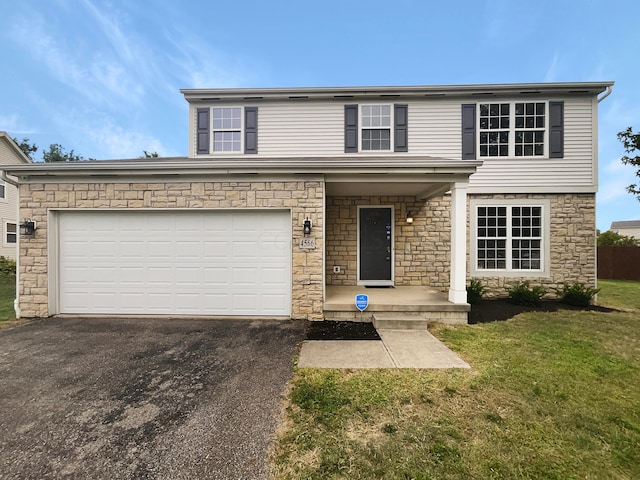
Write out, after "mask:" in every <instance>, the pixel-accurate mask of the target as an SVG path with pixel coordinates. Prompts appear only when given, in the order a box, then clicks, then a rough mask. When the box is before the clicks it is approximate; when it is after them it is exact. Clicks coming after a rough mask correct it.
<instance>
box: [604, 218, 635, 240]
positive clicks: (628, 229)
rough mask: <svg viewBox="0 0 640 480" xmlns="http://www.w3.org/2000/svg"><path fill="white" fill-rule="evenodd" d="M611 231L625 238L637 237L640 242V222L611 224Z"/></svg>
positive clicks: (626, 221) (629, 221)
mask: <svg viewBox="0 0 640 480" xmlns="http://www.w3.org/2000/svg"><path fill="white" fill-rule="evenodd" d="M609 230H611V231H612V232H616V233H619V234H620V235H624V236H625V237H635V238H637V239H639V240H640V220H625V221H620V222H611V227H610V228H609Z"/></svg>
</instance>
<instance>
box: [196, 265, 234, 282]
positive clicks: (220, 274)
mask: <svg viewBox="0 0 640 480" xmlns="http://www.w3.org/2000/svg"><path fill="white" fill-rule="evenodd" d="M203 270H204V283H205V285H212V286H213V285H228V284H229V278H231V267H204V269H203Z"/></svg>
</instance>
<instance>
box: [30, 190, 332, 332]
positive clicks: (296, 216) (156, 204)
mask: <svg viewBox="0 0 640 480" xmlns="http://www.w3.org/2000/svg"><path fill="white" fill-rule="evenodd" d="M323 203H324V182H322V181H309V180H307V181H286V180H283V181H266V182H254V181H252V182H222V181H215V182H214V181H212V182H179V183H178V182H176V183H172V182H162V183H133V182H132V183H46V184H42V183H34V184H23V185H21V186H20V218H31V219H32V220H34V221H36V224H37V230H36V233H35V235H34V236H33V237H31V238H29V237H22V238H21V239H20V270H19V274H20V286H19V298H20V314H21V316H22V317H45V316H48V315H49V314H50V312H49V309H48V301H49V299H48V281H49V278H48V267H47V248H48V245H47V232H48V228H47V227H48V225H47V221H48V211H49V210H50V209H58V210H64V209H67V208H69V209H71V208H73V209H85V208H86V209H124V208H135V209H144V208H162V209H164V208H175V209H200V208H206V209H228V208H255V209H259V208H275V209H288V210H291V216H292V235H293V240H292V289H293V290H292V305H291V316H292V318H305V319H309V320H320V319H322V314H323V289H324V287H323V284H322V277H323V275H322V252H323V245H322V230H323V227H324V221H323V218H322V217H323V215H322V210H323ZM307 217H308V218H310V219H311V221H312V222H313V226H314V228H313V230H312V232H311V237H312V238H315V239H316V249H315V250H303V249H300V248H299V246H298V239H299V238H300V237H302V222H303V220H304V219H305V218H307Z"/></svg>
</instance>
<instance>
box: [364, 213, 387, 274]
mask: <svg viewBox="0 0 640 480" xmlns="http://www.w3.org/2000/svg"><path fill="white" fill-rule="evenodd" d="M359 229H360V230H359V233H360V235H359V236H360V240H359V245H358V249H359V254H360V271H359V275H358V280H359V283H360V284H363V285H393V278H392V265H393V258H392V256H393V249H392V242H393V240H392V239H393V230H392V229H393V222H392V215H391V208H390V207H361V208H360V224H359Z"/></svg>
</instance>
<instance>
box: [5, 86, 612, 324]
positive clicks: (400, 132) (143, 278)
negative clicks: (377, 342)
mask: <svg viewBox="0 0 640 480" xmlns="http://www.w3.org/2000/svg"><path fill="white" fill-rule="evenodd" d="M612 85H613V84H612V82H590V83H536V84H510V85H462V86H410V87H339V88H276V89H262V88H261V89H188V90H182V93H183V94H184V96H185V98H186V100H187V101H188V102H189V147H188V148H189V153H188V156H187V157H180V158H161V159H137V160H120V161H101V162H82V163H77V164H56V165H27V166H21V167H11V168H8V169H7V173H8V174H10V175H12V176H13V177H14V178H16V179H17V180H18V181H19V183H20V205H21V207H20V208H21V214H20V215H21V217H25V218H27V217H28V218H31V219H33V220H35V221H36V225H37V229H36V231H35V233H34V234H33V235H31V236H23V237H21V239H20V268H19V272H20V280H19V283H20V285H19V305H20V308H21V314H22V315H23V316H27V317H31V316H45V315H52V314H58V313H69V314H122V315H130V314H149V315H157V314H162V315H190V316H192V315H206V316H217V315H219V316H248V317H251V318H255V317H258V316H283V317H293V318H307V319H311V320H318V319H323V318H353V319H358V318H360V317H359V315H358V313H357V310H356V309H355V307H354V305H353V301H352V299H353V297H352V294H353V293H354V292H360V293H369V294H370V297H371V300H372V301H371V305H370V309H369V310H368V311H367V312H368V315H369V317H367V318H370V315H371V314H372V312H373V314H375V312H376V311H391V312H395V313H398V314H406V315H414V316H423V317H425V318H430V319H441V320H444V321H451V322H464V321H466V316H467V311H468V308H469V306H468V304H467V303H466V284H467V282H468V280H469V279H479V280H481V281H482V282H483V283H484V284H485V285H486V286H487V287H488V288H489V292H490V294H492V295H503V294H504V293H505V289H506V287H507V286H509V285H510V284H512V283H513V282H516V281H519V280H523V279H526V280H530V281H531V282H532V284H543V285H546V286H559V285H561V284H562V283H563V282H575V281H580V282H584V283H586V284H588V285H592V286H593V285H595V282H596V263H595V251H596V250H595V230H596V229H595V195H596V190H597V132H598V129H597V112H598V103H599V101H600V100H601V99H603V98H604V97H605V96H606V95H608V93H609V92H610V89H611V87H612ZM376 298H377V299H378V300H376ZM382 299H384V300H382ZM376 309H377V310H376Z"/></svg>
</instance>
